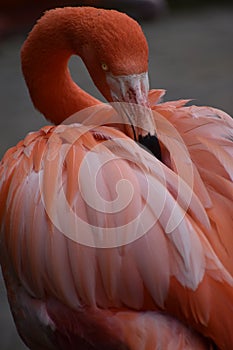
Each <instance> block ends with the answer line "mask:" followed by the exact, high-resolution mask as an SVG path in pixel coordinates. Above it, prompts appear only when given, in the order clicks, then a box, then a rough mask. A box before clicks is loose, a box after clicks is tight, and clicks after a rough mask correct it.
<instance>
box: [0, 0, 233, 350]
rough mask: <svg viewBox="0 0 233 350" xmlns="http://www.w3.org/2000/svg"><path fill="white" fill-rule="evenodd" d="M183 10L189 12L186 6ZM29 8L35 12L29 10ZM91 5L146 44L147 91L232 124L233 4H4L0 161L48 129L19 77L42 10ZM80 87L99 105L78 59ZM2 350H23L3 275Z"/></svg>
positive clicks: (158, 0)
mask: <svg viewBox="0 0 233 350" xmlns="http://www.w3.org/2000/svg"><path fill="white" fill-rule="evenodd" d="M187 3H188V4H187ZM32 4H33V5H32ZM64 5H73V6H75V5H91V6H98V7H105V8H115V9H118V10H121V11H124V12H127V13H128V14H129V15H131V16H133V17H134V18H135V19H137V20H139V22H140V23H141V25H142V27H143V30H144V33H145V35H146V37H147V39H148V42H149V48H150V65H149V73H150V74H149V75H150V85H151V87H153V88H164V89H166V90H167V95H166V96H165V99H166V100H168V99H179V98H193V99H194V101H193V103H194V104H198V105H200V104H201V105H211V106H214V107H218V108H220V109H223V110H224V111H226V112H228V113H229V114H231V115H232V116H233V2H232V0H231V1H224V0H221V1H218V0H215V1H214V0H211V1H204V0H203V1H201V0H200V1H198V0H189V1H185V0H168V1H165V0H115V1H114V0H112V1H111V0H86V1H84V0H83V1H78V0H77V1H64V0H63V1H62V0H57V1H52V0H50V1H45V0H42V1H40V4H39V5H36V6H35V5H34V3H33V2H32V1H31V0H1V3H0V108H1V109H0V157H2V156H3V154H4V152H5V151H6V150H7V149H8V148H9V147H11V146H13V145H15V144H16V143H17V142H18V141H19V140H20V139H22V138H24V137H25V135H26V134H27V133H28V132H29V131H32V130H37V129H38V128H40V127H41V126H43V125H45V124H46V123H47V122H46V121H45V119H44V118H43V116H41V115H40V114H39V113H38V112H37V111H35V110H34V108H33V106H32V103H31V101H30V99H29V96H28V92H27V89H26V86H25V83H24V80H23V77H22V74H21V68H20V47H21V45H22V43H23V41H24V40H25V38H26V35H27V33H28V31H29V30H30V29H31V27H32V26H33V23H34V22H35V21H36V19H37V18H39V17H40V16H41V14H42V13H43V12H44V10H45V9H47V8H52V7H58V6H64ZM70 69H71V72H72V76H73V78H74V80H75V81H77V82H78V84H79V85H80V86H81V87H82V88H84V89H85V90H87V91H88V92H90V93H91V94H93V95H95V96H96V97H98V98H101V99H102V97H101V96H100V94H99V93H98V91H97V90H96V89H95V87H94V86H93V84H92V82H91V80H90V78H89V76H88V74H87V72H86V70H85V67H84V65H83V64H82V62H81V61H80V60H79V59H78V58H76V57H75V58H72V59H71V61H70ZM0 349H1V350H16V349H17V350H23V349H26V347H25V346H24V345H23V344H22V342H21V340H20V339H19V337H18V335H17V333H16V330H15V327H14V324H13V321H12V318H11V315H10V311H9V307H8V304H7V300H6V292H5V288H4V285H3V282H2V279H1V274H0Z"/></svg>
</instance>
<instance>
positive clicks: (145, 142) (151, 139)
mask: <svg viewBox="0 0 233 350" xmlns="http://www.w3.org/2000/svg"><path fill="white" fill-rule="evenodd" d="M138 142H139V144H140V145H142V146H143V148H145V149H146V150H147V151H148V152H150V153H152V154H153V155H154V156H155V157H156V158H157V159H158V160H160V161H162V155H161V148H160V144H159V140H158V138H157V136H156V135H151V134H147V135H146V136H142V135H139V138H138Z"/></svg>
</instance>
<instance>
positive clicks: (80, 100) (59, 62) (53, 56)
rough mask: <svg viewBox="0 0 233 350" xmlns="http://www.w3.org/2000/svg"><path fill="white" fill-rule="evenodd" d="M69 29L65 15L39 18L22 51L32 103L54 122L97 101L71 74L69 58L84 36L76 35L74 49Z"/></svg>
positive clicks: (79, 47) (23, 68)
mask: <svg viewBox="0 0 233 350" xmlns="http://www.w3.org/2000/svg"><path fill="white" fill-rule="evenodd" d="M47 17H48V16H47ZM46 20H47V23H46ZM71 24H72V21H71ZM68 31H69V33H70V32H71V31H72V29H71V28H69V25H67V21H66V20H65V17H64V18H59V20H53V21H51V18H50V20H49V18H46V19H43V18H42V20H40V21H39V22H38V24H37V25H36V26H35V27H34V29H33V30H32V32H31V33H30V35H29V37H28V39H27V40H26V42H25V43H24V45H23V47H22V51H21V61H22V71H23V74H24V78H25V80H26V83H27V86H28V89H29V92H30V96H31V99H32V101H33V104H34V106H35V107H36V108H37V109H38V110H39V111H40V112H41V113H43V115H44V116H45V117H46V118H47V119H48V120H50V121H52V122H53V123H55V124H59V123H61V122H63V121H64V120H65V119H66V118H67V117H69V116H70V115H72V114H74V113H75V112H77V111H79V110H82V109H84V108H86V107H90V106H93V105H95V104H98V103H100V101H99V100H97V99H95V98H94V97H92V96H91V95H89V94H88V93H86V92H85V91H84V90H82V89H81V88H80V87H78V86H77V85H76V84H75V83H74V81H73V80H72V78H71V76H70V72H69V69H68V61H69V58H70V56H71V55H73V54H79V50H80V52H81V50H82V40H83V39H82V38H81V35H80V38H77V37H76V38H75V49H74V47H73V46H74V43H73V42H72V40H70V35H69V33H68ZM76 32H77V30H76ZM77 51H78V53H77Z"/></svg>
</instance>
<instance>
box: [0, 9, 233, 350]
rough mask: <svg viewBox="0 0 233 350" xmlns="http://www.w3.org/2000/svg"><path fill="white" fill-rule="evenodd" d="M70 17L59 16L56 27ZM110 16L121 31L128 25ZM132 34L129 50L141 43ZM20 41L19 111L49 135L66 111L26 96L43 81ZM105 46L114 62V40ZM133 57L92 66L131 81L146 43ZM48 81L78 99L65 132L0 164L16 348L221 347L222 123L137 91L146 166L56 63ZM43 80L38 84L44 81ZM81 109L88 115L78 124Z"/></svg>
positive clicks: (41, 134)
mask: <svg viewBox="0 0 233 350" xmlns="http://www.w3.org/2000/svg"><path fill="white" fill-rule="evenodd" d="M59 11H60V10H57V13H59ZM75 11H77V13H78V16H80V13H79V10H78V9H76V10H75ZM75 11H74V12H75ZM81 11H82V13H83V11H85V10H83V9H82V10H81ZM90 11H91V12H92V11H94V12H95V10H94V9H91V10H90V9H87V14H90ZM96 11H98V13H101V12H99V10H96ZM94 12H93V13H94ZM105 12H106V13H107V12H108V11H104V14H105ZM55 13H56V11H52V14H53V16H54V15H55ZM71 13H73V12H72V11H71V9H70V8H69V9H68V10H67V13H66V9H64V10H62V16H63V17H62V18H63V19H62V20H64V18H65V14H66V15H70V14H71ZM114 14H115V16H116V18H117V19H118V20H120V19H121V20H122V27H123V25H124V23H125V21H126V22H127V23H126V27H127V28H128V30H129V26H128V24H129V23H130V22H128V21H132V20H129V19H128V18H127V17H126V16H125V15H122V14H120V15H119V14H118V13H116V12H115V11H113V12H111V16H114ZM49 16H50V15H47V17H46V18H45V20H44V21H48V18H49ZM94 16H96V14H95V15H94ZM100 17H101V16H100ZM68 18H69V17H68ZM72 18H73V20H74V17H72ZM106 19H107V17H105V19H104V20H106ZM62 20H61V22H62ZM39 23H42V22H39ZM47 23H48V22H47ZM132 23H134V22H132ZM36 28H37V31H36V32H35V31H34V32H33V33H32V35H35V36H36V35H38V28H39V27H38V25H37V27H36ZM134 28H135V32H134V33H135V35H136V38H137V37H138V36H139V38H140V40H139V42H140V43H141V45H142V46H143V45H144V39H143V38H142V37H141V36H142V32H141V30H140V29H139V28H138V26H137V25H135V27H134ZM43 35H45V34H44V33H43ZM62 35H63V34H62ZM114 35H115V34H114ZM32 38H33V36H31V37H30V40H31V42H32ZM136 38H135V40H136ZM30 40H29V42H26V44H25V46H24V49H23V55H24V57H23V60H24V66H23V67H24V74H25V76H26V79H27V81H28V79H29V82H28V85H29V89H30V93H31V96H32V99H33V101H34V103H35V104H36V106H37V108H39V109H40V110H41V111H43V113H44V114H45V115H47V116H48V117H49V118H50V119H51V120H52V121H54V122H55V123H56V124H59V122H61V121H63V120H64V119H65V118H66V117H67V116H69V112H70V113H71V112H73V107H74V106H75V103H76V102H74V99H72V98H71V105H70V106H69V103H68V101H69V99H68V100H66V103H65V102H64V100H61V101H60V102H59V99H58V97H59V91H55V92H54V95H55V96H54V100H53V101H54V102H55V100H56V103H60V105H59V106H60V107H61V108H58V109H59V110H58V111H56V105H54V104H52V107H51V108H48V109H47V108H46V105H47V104H48V97H47V96H45V95H44V94H43V92H42V93H41V92H40V91H39V90H38V89H39V88H40V87H41V86H42V85H40V84H42V83H43V81H45V80H44V79H45V77H43V76H42V78H41V80H39V82H38V84H39V87H38V86H37V85H36V82H37V79H38V75H37V73H36V72H33V73H32V75H31V76H30V74H29V71H30V69H32V61H30V59H28V58H27V55H26V51H27V45H29V44H28V43H30ZM49 40H50V39H49ZM50 43H51V42H50ZM39 45H40V44H39ZM59 45H61V44H59ZM117 45H118V44H117ZM29 46H30V45H29ZM81 47H82V45H81ZM118 47H121V49H122V51H123V49H124V50H126V48H125V46H124V44H122V43H121V42H120V43H119V45H118ZM29 49H30V50H31V48H30V47H29ZM144 49H145V50H144V51H143V52H142V54H141V56H140V57H139V58H138V60H135V61H134V64H135V66H130V65H129V59H128V60H126V61H127V64H126V65H125V66H123V68H119V71H117V69H118V68H117V67H119V62H118V63H117V62H115V61H114V57H115V56H114V54H113V53H111V57H112V58H111V59H110V58H109V60H108V61H106V62H107V66H109V67H110V66H111V64H112V63H111V62H112V61H111V60H113V61H114V63H113V64H112V66H113V67H114V68H115V70H114V74H113V76H116V75H117V76H120V77H121V76H122V73H123V75H125V74H126V73H127V74H128V76H130V77H131V78H132V74H134V73H133V72H134V71H135V74H136V75H139V76H140V77H141V74H142V73H143V71H144V70H145V69H146V63H144V58H145V55H146V52H147V45H146V44H145V47H144ZM25 50H26V51H25ZM35 50H37V48H35ZM40 50H41V47H40ZM49 50H50V46H48V51H49ZM35 52H36V53H37V52H38V51H35ZM57 52H58V51H57ZM65 52H67V51H65ZM69 53H70V52H69ZM32 54H33V50H32ZM42 54H44V55H45V57H46V56H47V53H46V50H45V51H44V53H43V51H42ZM67 57H68V56H66V57H65V59H64V61H63V63H64V62H67V59H68V58H67ZM61 58H64V55H63V56H62V57H61ZM103 58H104V59H105V60H106V59H107V56H105V57H101V59H100V61H98V63H103V62H102V59H103ZM127 58H128V56H127ZM83 60H84V61H85V57H83ZM89 62H90V61H89V58H87V67H88V69H89V71H90V74H91V75H93V74H94V73H93V72H95V73H96V72H97V73H98V77H99V79H100V80H101V81H102V82H100V83H98V86H99V88H100V90H101V91H102V92H103V94H104V95H105V96H108V97H109V100H110V101H111V100H112V97H111V96H112V95H111V92H110V89H109V87H108V84H107V81H108V80H106V79H105V75H104V74H105V73H104V72H102V71H101V70H100V69H99V68H98V69H97V64H95V65H94V68H93V71H92V65H89ZM104 62H105V61H104ZM135 62H138V63H137V64H136V63H135ZM36 65H37V63H36ZM29 67H30V69H29V71H27V68H29ZM37 67H39V66H37ZM58 67H59V68H58ZM61 67H62V70H61ZM129 67H130V68H129ZM104 68H105V66H104ZM42 69H44V67H42ZM56 69H57V70H58V69H60V73H61V75H60V78H61V79H63V78H64V75H62V72H63V73H64V72H65V74H66V75H65V77H66V82H67V85H66V87H65V88H66V89H69V87H70V89H71V90H70V91H71V95H72V94H73V96H75V94H76V96H77V98H78V96H79V95H80V94H81V98H80V100H81V102H80V106H79V108H78V104H77V105H76V108H77V110H80V113H78V114H77V115H76V116H75V119H74V120H75V122H71V121H72V119H71V121H70V122H69V123H66V124H61V125H57V126H45V127H44V128H42V129H41V130H39V131H37V132H33V133H30V134H29V135H27V136H26V138H25V139H24V140H22V141H21V142H19V144H18V145H16V146H15V147H13V148H11V149H10V150H8V152H7V153H6V154H5V156H4V158H3V160H2V162H1V166H0V179H1V180H0V195H1V200H0V219H1V241H0V242H1V244H0V249H1V266H2V270H3V275H4V279H5V283H6V287H7V292H8V299H9V303H10V306H11V310H12V313H13V316H14V320H15V323H16V326H17V329H18V331H19V334H20V335H21V337H22V339H23V340H24V342H25V343H26V345H27V346H28V347H29V348H30V349H36V350H37V349H48V350H50V349H51V350H52V349H61V350H63V349H87V350H89V349H133V350H140V349H145V350H152V349H153V350H154V349H174V350H176V349H177V350H178V349H211V348H212V344H213V343H214V344H216V346H217V347H218V348H219V349H223V350H224V349H230V348H231V347H232V345H233V335H232V332H231V327H232V321H233V306H232V305H233V304H232V300H233V287H232V286H233V278H232V274H233V262H232V256H233V243H232V239H231V232H232V224H233V205H232V204H233V183H232V178H233V162H232V159H233V143H232V137H233V122H232V119H231V118H230V117H229V116H228V115H227V114H226V113H224V112H222V111H219V110H217V109H214V108H210V107H197V106H186V102H187V101H185V100H180V101H170V102H164V103H161V101H160V99H161V97H162V96H163V95H164V91H163V90H151V91H150V92H149V96H148V103H149V105H150V107H151V109H152V119H153V122H154V123H155V125H156V132H157V137H158V139H159V142H160V146H161V154H162V161H160V160H159V159H157V158H156V157H154V156H153V155H152V154H151V153H150V152H148V150H146V149H144V148H143V147H141V146H140V145H139V144H138V143H137V142H135V141H134V140H132V138H131V137H130V136H131V135H130V131H129V129H127V128H125V125H124V123H122V125H121V123H119V119H117V118H119V116H118V114H117V112H116V111H115V109H114V108H112V107H111V106H109V105H105V104H101V103H100V102H99V101H97V102H96V100H95V99H93V98H91V97H90V98H89V97H88V96H87V95H85V93H83V92H82V91H80V89H79V88H76V87H75V86H74V85H73V83H72V82H71V81H70V78H69V75H68V72H67V71H66V69H65V68H64V65H61V66H59V64H58V63H57V64H56V65H55V70H56ZM118 73H119V74H118ZM52 77H53V75H52V73H51V72H49V73H48V75H47V78H48V79H50V80H49V83H52ZM133 77H134V78H135V76H133ZM58 78H59V77H58ZM123 80H124V79H123ZM124 81H125V80H124ZM133 81H134V80H133ZM63 82H64V80H63ZM134 82H135V81H134ZM127 84H129V80H127ZM58 85H59V84H58ZM51 86H52V85H51ZM114 86H115V85H114ZM133 86H135V85H133ZM136 86H138V85H136ZM48 87H50V86H48ZM60 88H61V91H60V92H64V91H65V90H64V86H60ZM127 91H129V90H127ZM130 91H131V90H130ZM143 91H144V90H143ZM122 94H123V93H122ZM36 96H39V97H38V101H36ZM122 96H127V97H128V96H129V95H128V93H127V94H126V95H122ZM135 96H136V92H135V95H134V94H133V97H135ZM137 96H138V95H137ZM142 96H144V95H143V94H142V95H140V98H142ZM71 97H72V96H71ZM67 98H68V94H67ZM85 99H86V106H85V107H88V106H89V109H87V110H86V112H85V113H84V114H83V112H82V109H83V108H84V106H83V104H82V101H84V102H85ZM140 101H142V100H140ZM67 104H68V106H66V105H67ZM113 107H114V104H113ZM52 112H54V115H53V114H51V113H52ZM62 112H63V118H62ZM146 115H147V112H146V113H145V116H146ZM108 118H109V120H110V121H111V123H108ZM114 118H115V119H114ZM100 120H102V125H100V123H99V121H100ZM116 121H117V122H116ZM104 124H105V125H104ZM137 131H138V133H140V132H141V127H139V128H138V130H137ZM129 184H130V185H129ZM95 191H96V192H95ZM99 198H101V200H100V199H99ZM129 198H130V201H128V199H129ZM122 203H125V204H124V205H122ZM119 205H121V207H119ZM119 208H120V210H119Z"/></svg>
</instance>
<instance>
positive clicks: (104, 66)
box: [101, 63, 108, 71]
mask: <svg viewBox="0 0 233 350" xmlns="http://www.w3.org/2000/svg"><path fill="white" fill-rule="evenodd" d="M101 68H102V69H103V70H105V71H107V70H108V65H107V64H106V63H102V64H101Z"/></svg>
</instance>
